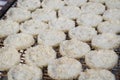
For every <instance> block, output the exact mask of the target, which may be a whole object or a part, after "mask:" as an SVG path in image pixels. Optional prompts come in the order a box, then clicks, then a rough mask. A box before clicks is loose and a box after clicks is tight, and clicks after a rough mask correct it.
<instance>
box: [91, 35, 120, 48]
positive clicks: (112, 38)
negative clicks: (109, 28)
mask: <svg viewBox="0 0 120 80" xmlns="http://www.w3.org/2000/svg"><path fill="white" fill-rule="evenodd" d="M91 44H92V46H93V47H94V48H97V49H113V48H116V47H118V46H119V44H120V36H119V35H116V34H113V33H104V34H99V35H97V36H95V37H93V39H92V42H91Z"/></svg>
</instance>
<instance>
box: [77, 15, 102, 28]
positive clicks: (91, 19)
mask: <svg viewBox="0 0 120 80" xmlns="http://www.w3.org/2000/svg"><path fill="white" fill-rule="evenodd" d="M101 22H102V16H100V15H95V14H92V13H85V14H82V15H81V16H79V17H78V19H77V23H78V24H79V25H87V26H91V27H96V26H97V25H98V24H99V23H101Z"/></svg>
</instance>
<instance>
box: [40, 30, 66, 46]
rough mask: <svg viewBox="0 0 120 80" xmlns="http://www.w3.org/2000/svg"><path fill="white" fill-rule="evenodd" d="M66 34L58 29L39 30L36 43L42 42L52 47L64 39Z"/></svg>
mask: <svg viewBox="0 0 120 80" xmlns="http://www.w3.org/2000/svg"><path fill="white" fill-rule="evenodd" d="M65 38H66V35H65V34H64V32H62V31H58V30H46V31H41V32H40V33H39V35H38V44H44V45H48V46H52V47H56V46H58V45H59V43H60V42H62V41H64V40H65Z"/></svg>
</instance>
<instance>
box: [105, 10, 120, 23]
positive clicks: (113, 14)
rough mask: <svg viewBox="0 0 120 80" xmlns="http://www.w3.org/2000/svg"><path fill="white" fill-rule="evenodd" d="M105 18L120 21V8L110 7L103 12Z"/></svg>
mask: <svg viewBox="0 0 120 80" xmlns="http://www.w3.org/2000/svg"><path fill="white" fill-rule="evenodd" d="M103 19H104V20H108V21H116V20H118V21H120V9H108V10H106V11H105V13H104V14H103Z"/></svg>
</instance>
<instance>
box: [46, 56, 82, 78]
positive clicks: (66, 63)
mask: <svg viewBox="0 0 120 80" xmlns="http://www.w3.org/2000/svg"><path fill="white" fill-rule="evenodd" d="M81 71H82V65H81V63H80V62H79V61H77V60H75V59H72V58H68V57H62V58H59V59H56V60H53V61H51V62H50V63H49V65H48V75H49V76H50V77H51V78H53V79H57V80H72V79H74V78H76V77H77V76H78V75H79V73H80V72H81Z"/></svg>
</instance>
